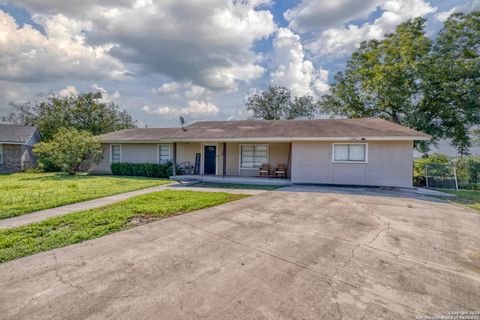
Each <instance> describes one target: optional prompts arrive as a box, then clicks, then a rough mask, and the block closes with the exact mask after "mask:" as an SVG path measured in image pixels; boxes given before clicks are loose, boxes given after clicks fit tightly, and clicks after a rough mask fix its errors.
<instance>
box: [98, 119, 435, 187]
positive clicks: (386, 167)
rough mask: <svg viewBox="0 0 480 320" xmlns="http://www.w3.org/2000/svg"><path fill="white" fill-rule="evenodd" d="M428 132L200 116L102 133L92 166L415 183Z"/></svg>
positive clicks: (377, 123) (339, 122) (374, 124)
mask: <svg viewBox="0 0 480 320" xmlns="http://www.w3.org/2000/svg"><path fill="white" fill-rule="evenodd" d="M430 138H431V137H430V136H429V135H427V134H424V133H422V132H418V131H415V130H412V129H410V128H407V127H404V126H401V125H398V124H395V123H392V122H389V121H385V120H382V119H378V118H365V119H315V120H245V121H199V122H195V123H193V124H191V125H189V126H186V127H185V128H145V129H125V130H120V131H117V132H112V133H108V134H104V135H101V136H99V139H100V141H101V143H102V144H103V146H104V158H103V161H102V162H101V163H100V164H98V165H96V166H94V167H93V168H92V171H94V172H104V173H106V172H109V171H110V164H111V163H113V162H128V163H162V162H166V161H173V162H174V163H175V164H176V165H177V166H181V167H183V168H185V169H186V170H185V171H186V172H185V173H188V174H192V173H195V174H199V175H217V176H226V177H228V176H250V177H257V176H259V168H260V167H261V166H262V164H269V165H270V166H271V167H273V168H275V167H276V166H278V165H279V164H284V165H286V167H287V175H286V176H287V179H290V181H291V183H311V184H340V185H371V186H394V187H411V186H412V170H413V161H412V157H413V142H414V141H415V140H429V139H430Z"/></svg>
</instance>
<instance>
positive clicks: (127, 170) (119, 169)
mask: <svg viewBox="0 0 480 320" xmlns="http://www.w3.org/2000/svg"><path fill="white" fill-rule="evenodd" d="M110 169H111V170H112V174H114V175H118V176H141V177H151V178H168V177H170V176H171V175H172V172H173V165H172V163H171V162H167V163H162V164H158V163H112V164H111V165H110ZM181 173H182V169H181V168H179V167H177V173H176V174H181Z"/></svg>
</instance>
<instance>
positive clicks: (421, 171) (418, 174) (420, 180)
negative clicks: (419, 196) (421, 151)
mask: <svg viewBox="0 0 480 320" xmlns="http://www.w3.org/2000/svg"><path fill="white" fill-rule="evenodd" d="M449 162H450V161H449V160H448V158H447V157H446V156H445V155H443V154H432V155H429V156H427V157H424V158H421V159H417V160H415V161H414V162H413V184H414V185H415V186H417V187H423V186H425V165H426V164H431V163H439V164H448V163H449Z"/></svg>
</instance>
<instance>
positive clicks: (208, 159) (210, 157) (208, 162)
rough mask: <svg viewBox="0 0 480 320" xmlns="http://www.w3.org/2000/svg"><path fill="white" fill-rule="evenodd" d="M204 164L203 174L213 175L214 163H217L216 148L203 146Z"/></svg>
mask: <svg viewBox="0 0 480 320" xmlns="http://www.w3.org/2000/svg"><path fill="white" fill-rule="evenodd" d="M204 151H205V152H204V153H203V154H204V155H205V163H204V167H203V173H204V174H215V173H216V172H215V168H216V161H217V147H216V146H205V149H204Z"/></svg>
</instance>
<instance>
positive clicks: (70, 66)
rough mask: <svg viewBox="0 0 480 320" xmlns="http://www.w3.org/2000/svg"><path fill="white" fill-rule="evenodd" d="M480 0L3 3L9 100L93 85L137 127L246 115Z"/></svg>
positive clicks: (432, 30)
mask: <svg viewBox="0 0 480 320" xmlns="http://www.w3.org/2000/svg"><path fill="white" fill-rule="evenodd" d="M479 9H480V0H451V1H439V0H436V1H434V0H430V1H429V0H364V1H358V0H336V1H317V0H300V1H293V0H286V1H280V0H277V1H271V0H234V1H227V0H204V1H200V0H161V1H160V0H84V1H81V2H68V1H59V0H45V1H36V0H16V1H15V4H13V3H9V2H1V0H0V25H2V29H0V51H1V52H0V116H1V115H5V114H7V113H8V112H9V107H8V103H9V101H16V102H24V101H36V100H38V99H41V98H42V97H44V96H45V95H47V94H57V95H68V94H78V93H79V92H86V91H92V90H95V91H101V92H102V93H103V94H104V99H105V100H106V101H113V102H115V103H117V104H119V105H120V107H121V108H123V109H125V110H127V111H128V112H129V113H130V114H131V115H132V116H133V117H134V118H135V119H136V120H138V124H139V125H140V126H144V125H145V124H148V126H149V127H159V126H176V125H178V117H179V116H180V115H182V116H184V117H185V118H186V119H187V120H189V121H196V120H207V119H244V118H247V117H248V116H249V114H248V113H247V112H246V110H245V100H246V98H247V97H248V96H249V95H251V94H252V93H255V92H257V91H259V90H263V89H265V88H266V87H268V85H271V84H278V85H283V86H286V87H288V88H290V89H291V90H292V92H293V93H294V94H296V95H306V94H308V95H312V96H314V97H319V96H320V95H322V94H324V93H325V92H328V89H329V83H330V81H331V80H332V78H333V75H334V74H335V73H336V72H338V71H339V70H342V68H343V67H344V64H345V61H346V60H347V59H348V57H349V55H350V54H351V53H352V52H353V51H354V50H355V48H356V47H357V46H358V44H359V43H360V42H361V41H364V40H370V39H378V38H381V37H382V36H383V35H384V34H385V33H389V32H392V31H393V30H394V28H395V26H396V25H397V24H399V23H401V22H403V21H406V20H408V19H411V18H414V17H416V16H423V17H425V18H426V19H427V26H426V32H427V34H428V35H429V36H435V34H436V33H437V32H438V30H439V29H440V28H441V26H442V23H443V21H444V20H445V19H446V17H448V15H449V14H451V13H453V12H466V13H468V12H470V11H472V10H479Z"/></svg>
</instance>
